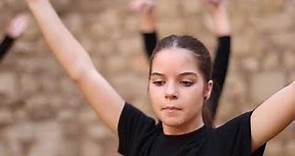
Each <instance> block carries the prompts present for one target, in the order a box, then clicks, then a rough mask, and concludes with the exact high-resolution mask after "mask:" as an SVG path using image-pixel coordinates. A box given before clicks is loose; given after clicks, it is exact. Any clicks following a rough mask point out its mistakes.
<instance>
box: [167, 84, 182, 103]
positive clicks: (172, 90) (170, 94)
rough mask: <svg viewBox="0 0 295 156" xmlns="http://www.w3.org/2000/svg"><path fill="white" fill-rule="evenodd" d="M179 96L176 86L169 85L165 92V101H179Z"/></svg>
mask: <svg viewBox="0 0 295 156" xmlns="http://www.w3.org/2000/svg"><path fill="white" fill-rule="evenodd" d="M178 96H179V95H178V91H177V87H176V85H175V84H173V83H170V84H168V85H167V87H166V90H165V99H168V100H175V99H178Z"/></svg>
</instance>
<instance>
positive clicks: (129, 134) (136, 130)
mask: <svg viewBox="0 0 295 156" xmlns="http://www.w3.org/2000/svg"><path fill="white" fill-rule="evenodd" d="M154 127H155V120H154V119H152V118H150V117H148V116H147V115H145V114H144V113H143V112H141V111H140V110H138V109H137V108H135V107H134V106H132V105H131V104H128V103H125V105H124V108H123V111H122V113H121V115H120V119H119V123H118V135H119V148H118V152H119V153H121V154H127V153H128V152H129V151H130V150H132V147H135V146H136V143H137V142H138V141H139V140H140V138H142V137H143V136H144V134H146V133H147V132H149V131H150V130H151V129H153V128H154Z"/></svg>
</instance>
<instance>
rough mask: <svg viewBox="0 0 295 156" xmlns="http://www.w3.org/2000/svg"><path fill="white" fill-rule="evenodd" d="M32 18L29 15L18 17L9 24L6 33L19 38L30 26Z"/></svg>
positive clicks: (19, 15)
mask: <svg viewBox="0 0 295 156" xmlns="http://www.w3.org/2000/svg"><path fill="white" fill-rule="evenodd" d="M29 21H30V17H29V15H27V14H24V13H22V14H18V15H16V16H15V17H14V18H13V19H12V20H11V21H10V23H9V24H8V26H7V28H6V33H7V35H9V36H10V37H12V38H18V37H19V36H21V34H22V33H23V32H24V31H25V30H26V28H27V27H28V25H29Z"/></svg>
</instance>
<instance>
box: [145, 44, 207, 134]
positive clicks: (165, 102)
mask: <svg viewBox="0 0 295 156" xmlns="http://www.w3.org/2000/svg"><path fill="white" fill-rule="evenodd" d="M211 88H212V82H211V81H210V82H208V83H207V82H205V80H204V78H203V77H202V73H201V72H200V70H199V69H198V66H197V62H196V59H195V57H194V56H193V53H192V52H191V51H189V50H186V49H183V48H168V49H163V50H161V51H160V52H158V53H157V54H156V56H155V58H154V60H153V64H152V71H151V75H150V81H149V96H150V99H151V103H152V107H153V110H154V113H155V114H156V116H157V117H158V119H159V120H160V121H161V122H162V123H163V129H164V133H165V134H171V135H173V134H174V135H177V134H184V133H188V132H191V131H193V130H195V129H197V128H199V127H201V126H202V125H203V124H204V123H203V120H202V107H203V103H204V98H205V97H207V98H208V97H209V95H210V91H211Z"/></svg>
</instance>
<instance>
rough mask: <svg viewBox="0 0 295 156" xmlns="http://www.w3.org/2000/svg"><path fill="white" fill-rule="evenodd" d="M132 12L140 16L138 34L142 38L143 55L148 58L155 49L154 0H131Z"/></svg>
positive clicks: (156, 38)
mask: <svg viewBox="0 0 295 156" xmlns="http://www.w3.org/2000/svg"><path fill="white" fill-rule="evenodd" d="M129 7H130V9H131V10H132V11H135V12H138V13H139V14H140V16H141V17H140V18H141V19H140V33H141V36H142V40H143V44H144V49H145V54H146V56H147V57H148V58H149V57H150V56H151V55H152V52H153V50H154V49H155V47H156V44H157V41H158V34H157V30H156V19H155V17H154V8H155V2H154V0H133V1H131V3H130V4H129Z"/></svg>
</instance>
